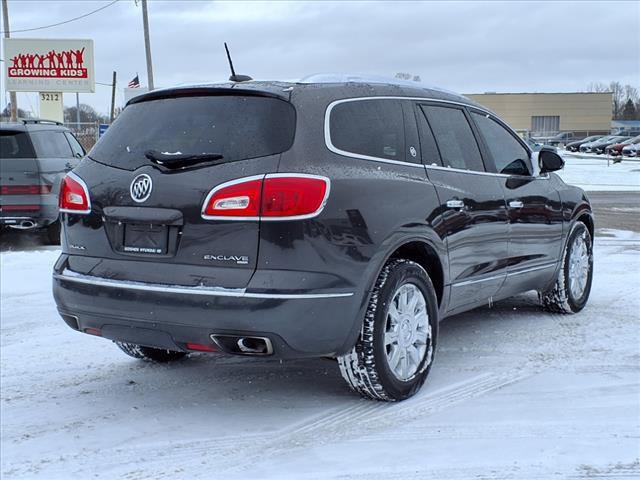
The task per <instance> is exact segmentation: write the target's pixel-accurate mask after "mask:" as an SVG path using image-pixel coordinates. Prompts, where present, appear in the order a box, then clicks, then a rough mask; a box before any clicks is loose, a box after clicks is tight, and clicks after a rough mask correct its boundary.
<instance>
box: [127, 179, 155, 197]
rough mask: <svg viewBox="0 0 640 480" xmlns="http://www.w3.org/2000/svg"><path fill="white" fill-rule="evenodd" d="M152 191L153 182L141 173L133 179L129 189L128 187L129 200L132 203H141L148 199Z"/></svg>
mask: <svg viewBox="0 0 640 480" xmlns="http://www.w3.org/2000/svg"><path fill="white" fill-rule="evenodd" d="M152 189H153V182H152V181H151V177H150V176H149V175H147V174H146V173H143V174H142V175H138V176H137V177H136V178H134V179H133V182H131V187H129V193H131V198H132V199H133V201H134V202H138V203H142V202H144V201H145V200H146V199H147V198H149V195H151V190H152Z"/></svg>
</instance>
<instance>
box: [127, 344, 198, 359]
mask: <svg viewBox="0 0 640 480" xmlns="http://www.w3.org/2000/svg"><path fill="white" fill-rule="evenodd" d="M115 344H116V345H117V346H118V347H120V350H122V351H123V352H124V353H126V354H127V355H129V356H130V357H133V358H138V359H141V360H149V361H152V362H157V363H168V362H173V361H176V360H180V359H181V358H183V357H184V356H185V355H186V354H187V352H176V351H174V350H164V349H161V348H152V347H144V346H142V345H136V344H135V343H125V342H115Z"/></svg>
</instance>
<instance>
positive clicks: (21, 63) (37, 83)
mask: <svg viewBox="0 0 640 480" xmlns="http://www.w3.org/2000/svg"><path fill="white" fill-rule="evenodd" d="M3 58H4V59H5V61H4V62H3V69H4V77H5V84H6V86H7V91H14V92H93V91H94V90H95V79H94V73H93V40H60V39H33V38H7V39H5V41H4V55H3Z"/></svg>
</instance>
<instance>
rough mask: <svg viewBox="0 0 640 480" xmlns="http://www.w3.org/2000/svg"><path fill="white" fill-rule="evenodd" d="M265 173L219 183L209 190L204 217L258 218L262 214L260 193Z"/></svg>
mask: <svg viewBox="0 0 640 480" xmlns="http://www.w3.org/2000/svg"><path fill="white" fill-rule="evenodd" d="M263 178H264V175H259V176H257V177H247V178H241V179H239V180H232V181H231V182H227V183H223V184H222V185H218V186H217V187H216V188H214V189H213V190H211V191H210V192H209V195H207V199H206V200H205V202H204V205H203V210H202V216H203V218H206V219H209V220H214V219H216V218H218V217H223V218H224V219H228V218H229V217H242V219H244V220H257V219H258V218H259V216H260V195H261V193H262V180H263Z"/></svg>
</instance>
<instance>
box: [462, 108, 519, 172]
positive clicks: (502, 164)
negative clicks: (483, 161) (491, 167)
mask: <svg viewBox="0 0 640 480" xmlns="http://www.w3.org/2000/svg"><path fill="white" fill-rule="evenodd" d="M471 116H472V117H473V120H474V121H475V122H476V125H477V126H478V129H479V130H480V133H481V134H482V137H483V138H484V141H485V143H486V144H487V147H488V148H489V152H491V156H492V157H493V161H494V163H495V167H496V172H498V173H505V174H510V175H531V169H530V168H529V152H528V151H527V149H526V148H524V147H523V146H522V144H521V143H520V142H519V141H518V140H516V139H515V137H514V136H513V135H512V134H511V133H509V131H507V129H506V128H504V127H503V126H502V125H500V124H499V123H498V122H496V121H495V120H493V119H492V118H491V117H489V116H488V115H484V114H480V113H476V112H473V113H472V114H471Z"/></svg>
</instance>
